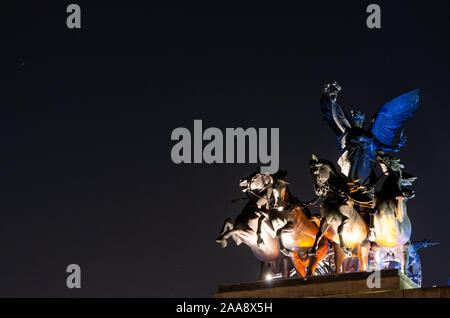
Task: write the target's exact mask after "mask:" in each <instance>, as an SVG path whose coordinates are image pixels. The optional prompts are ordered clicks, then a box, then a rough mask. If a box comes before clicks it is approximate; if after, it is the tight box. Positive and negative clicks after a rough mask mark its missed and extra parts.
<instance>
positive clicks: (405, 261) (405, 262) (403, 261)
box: [400, 242, 411, 275]
mask: <svg viewBox="0 0 450 318" xmlns="http://www.w3.org/2000/svg"><path fill="white" fill-rule="evenodd" d="M410 245H411V243H410V242H407V243H406V244H405V245H403V246H402V254H403V255H402V257H401V258H400V268H401V271H402V273H403V274H405V275H407V274H408V271H407V269H408V268H407V267H408V262H409V246H410Z"/></svg>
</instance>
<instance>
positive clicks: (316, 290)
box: [213, 269, 450, 298]
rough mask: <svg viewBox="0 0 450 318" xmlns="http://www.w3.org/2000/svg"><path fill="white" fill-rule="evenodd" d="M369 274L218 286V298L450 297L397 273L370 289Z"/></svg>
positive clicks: (447, 292) (383, 276) (390, 272)
mask: <svg viewBox="0 0 450 318" xmlns="http://www.w3.org/2000/svg"><path fill="white" fill-rule="evenodd" d="M371 274H372V273H370V272H356V273H343V274H340V275H330V276H313V277H311V278H309V279H308V280H304V279H302V278H295V279H291V278H283V279H274V280H271V281H255V282H247V283H238V284H229V285H221V286H219V290H218V292H217V293H215V294H214V295H213V297H215V298H292V297H295V298H303V297H395V298H409V297H433V298H436V297H438V298H442V297H444V298H447V297H450V287H448V286H445V287H433V288H418V286H417V285H416V284H415V283H414V282H413V281H411V280H410V279H409V278H408V277H406V276H405V275H404V274H403V273H401V272H400V271H398V270H396V269H390V270H383V271H381V274H380V277H381V279H380V288H369V287H368V286H367V278H368V277H369V276H370V275H371Z"/></svg>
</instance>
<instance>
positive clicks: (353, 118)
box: [321, 82, 419, 186]
mask: <svg viewBox="0 0 450 318" xmlns="http://www.w3.org/2000/svg"><path fill="white" fill-rule="evenodd" d="M340 90H341V87H340V86H339V84H338V83H336V82H334V83H333V84H328V85H326V87H325V89H324V90H323V95H322V99H321V111H322V115H323V118H324V120H325V122H326V123H327V124H328V125H329V126H330V127H331V129H332V130H333V131H334V132H335V133H336V137H337V145H338V149H339V152H340V158H339V161H338V164H339V166H340V167H341V171H342V173H343V174H345V175H346V176H347V177H349V178H350V179H352V180H355V181H356V180H357V181H358V183H359V184H360V185H364V186H372V185H373V184H374V183H375V182H376V176H375V169H374V167H375V163H376V152H377V151H378V150H382V151H384V152H388V151H393V152H397V151H398V150H399V149H400V148H401V147H402V146H403V145H404V144H405V143H406V135H405V131H404V129H402V131H401V134H400V140H399V142H398V143H397V144H396V145H393V141H394V138H395V133H396V131H397V129H398V128H400V127H402V126H403V125H404V123H405V121H406V120H408V119H409V118H411V117H413V116H414V114H415V112H416V110H417V108H418V106H419V90H417V89H416V90H413V91H412V92H409V93H406V94H404V95H401V96H399V97H397V98H395V99H393V100H391V101H390V102H388V103H386V104H385V105H384V106H383V107H381V109H380V110H379V111H378V112H377V113H376V114H375V115H374V116H373V117H372V122H371V125H370V127H369V129H368V130H366V129H364V128H363V124H364V118H365V114H364V113H362V112H361V111H359V110H357V111H354V110H352V111H350V117H349V116H348V115H347V114H346V112H345V111H344V110H343V109H342V108H341V107H340V106H339V104H338V103H337V95H338V93H339V92H340Z"/></svg>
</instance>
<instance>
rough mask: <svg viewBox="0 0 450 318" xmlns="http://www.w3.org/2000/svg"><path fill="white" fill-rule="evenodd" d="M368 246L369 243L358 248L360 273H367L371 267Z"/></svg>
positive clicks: (359, 245)
mask: <svg viewBox="0 0 450 318" xmlns="http://www.w3.org/2000/svg"><path fill="white" fill-rule="evenodd" d="M367 244H368V242H363V243H360V244H358V245H357V246H356V251H357V252H356V253H357V256H358V260H359V271H360V272H366V271H367V268H368V267H369V250H368V246H367Z"/></svg>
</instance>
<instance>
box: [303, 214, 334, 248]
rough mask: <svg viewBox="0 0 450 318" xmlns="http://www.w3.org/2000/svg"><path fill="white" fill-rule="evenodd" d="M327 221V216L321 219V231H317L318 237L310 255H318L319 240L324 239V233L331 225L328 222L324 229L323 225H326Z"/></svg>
mask: <svg viewBox="0 0 450 318" xmlns="http://www.w3.org/2000/svg"><path fill="white" fill-rule="evenodd" d="M325 222H326V220H325V217H322V218H321V219H320V224H319V231H317V234H316V239H315V240H314V244H313V246H312V248H311V250H310V251H309V253H308V255H309V256H314V255H316V253H317V248H318V245H319V242H320V240H321V239H322V237H323V235H324V234H325V233H326V232H327V231H328V228H329V227H330V225H329V224H328V223H327V225H326V227H325V229H324V228H323V227H324V226H325Z"/></svg>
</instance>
